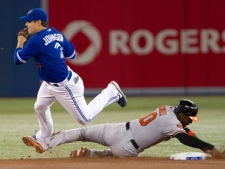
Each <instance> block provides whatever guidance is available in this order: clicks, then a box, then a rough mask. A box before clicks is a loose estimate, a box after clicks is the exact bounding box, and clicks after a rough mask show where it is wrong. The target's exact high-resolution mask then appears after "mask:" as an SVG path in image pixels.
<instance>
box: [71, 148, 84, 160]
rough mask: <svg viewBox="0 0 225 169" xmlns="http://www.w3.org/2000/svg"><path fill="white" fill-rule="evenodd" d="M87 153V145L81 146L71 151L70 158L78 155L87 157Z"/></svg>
mask: <svg viewBox="0 0 225 169" xmlns="http://www.w3.org/2000/svg"><path fill="white" fill-rule="evenodd" d="M86 153H87V148H86V147H81V149H80V150H74V151H72V152H71V153H70V158H77V157H85V156H86Z"/></svg>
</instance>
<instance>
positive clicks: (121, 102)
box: [111, 81, 127, 107]
mask: <svg viewBox="0 0 225 169" xmlns="http://www.w3.org/2000/svg"><path fill="white" fill-rule="evenodd" d="M111 84H112V85H114V87H115V88H116V90H117V91H118V92H119V100H118V101H117V103H118V104H119V105H120V106H121V107H125V106H126V105H127V99H126V95H125V94H124V93H123V92H122V90H121V89H120V86H119V85H118V83H116V82H115V81H111Z"/></svg>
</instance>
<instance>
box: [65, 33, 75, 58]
mask: <svg viewBox="0 0 225 169" xmlns="http://www.w3.org/2000/svg"><path fill="white" fill-rule="evenodd" d="M64 38H65V37H64ZM64 57H66V58H68V59H74V58H75V57H76V51H75V48H74V46H73V44H72V43H71V42H69V41H67V40H66V41H65V52H64Z"/></svg>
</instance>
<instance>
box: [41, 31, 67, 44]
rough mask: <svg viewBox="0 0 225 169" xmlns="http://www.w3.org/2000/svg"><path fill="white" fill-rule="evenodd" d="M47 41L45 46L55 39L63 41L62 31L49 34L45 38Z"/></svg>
mask: <svg viewBox="0 0 225 169" xmlns="http://www.w3.org/2000/svg"><path fill="white" fill-rule="evenodd" d="M43 40H44V41H45V46H47V45H48V44H49V43H51V42H53V41H60V42H63V36H62V34H60V33H55V34H49V35H47V36H45V37H44V38H43Z"/></svg>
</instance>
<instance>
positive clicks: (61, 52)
mask: <svg viewBox="0 0 225 169" xmlns="http://www.w3.org/2000/svg"><path fill="white" fill-rule="evenodd" d="M54 48H56V49H59V50H60V58H64V55H63V48H62V46H61V45H60V44H59V43H58V42H56V43H55V47H54Z"/></svg>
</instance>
